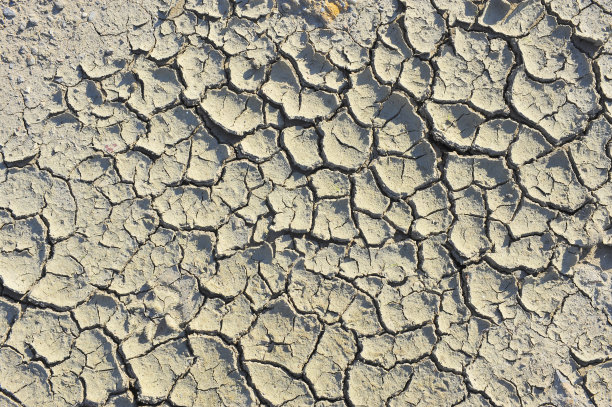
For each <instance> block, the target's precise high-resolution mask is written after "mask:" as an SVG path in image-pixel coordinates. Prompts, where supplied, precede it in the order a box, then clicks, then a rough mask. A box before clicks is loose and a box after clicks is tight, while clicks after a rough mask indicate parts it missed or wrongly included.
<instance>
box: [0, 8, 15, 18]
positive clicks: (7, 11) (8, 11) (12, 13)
mask: <svg viewBox="0 0 612 407" xmlns="http://www.w3.org/2000/svg"><path fill="white" fill-rule="evenodd" d="M2 14H4V17H6V18H15V17H17V13H16V12H15V10H13V9H12V8H10V7H4V8H3V9H2Z"/></svg>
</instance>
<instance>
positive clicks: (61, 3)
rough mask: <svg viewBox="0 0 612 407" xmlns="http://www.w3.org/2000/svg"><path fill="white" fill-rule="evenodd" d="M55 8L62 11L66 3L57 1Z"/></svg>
mask: <svg viewBox="0 0 612 407" xmlns="http://www.w3.org/2000/svg"><path fill="white" fill-rule="evenodd" d="M53 7H55V9H56V10H58V11H62V10H63V9H64V7H65V6H64V2H63V1H61V0H56V1H55V2H53Z"/></svg>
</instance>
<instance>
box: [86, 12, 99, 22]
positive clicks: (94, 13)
mask: <svg viewBox="0 0 612 407" xmlns="http://www.w3.org/2000/svg"><path fill="white" fill-rule="evenodd" d="M96 16H97V14H96V12H95V11H92V12H91V13H90V14H89V17H87V21H89V22H90V23H91V22H92V21H93V20H94V19H95V18H96Z"/></svg>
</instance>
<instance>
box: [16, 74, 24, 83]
mask: <svg viewBox="0 0 612 407" xmlns="http://www.w3.org/2000/svg"><path fill="white" fill-rule="evenodd" d="M17 83H23V76H21V75H19V76H18V77H17Z"/></svg>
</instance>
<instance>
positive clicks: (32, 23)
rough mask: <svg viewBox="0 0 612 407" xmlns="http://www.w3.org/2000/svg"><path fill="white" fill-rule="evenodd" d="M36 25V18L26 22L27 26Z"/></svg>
mask: <svg viewBox="0 0 612 407" xmlns="http://www.w3.org/2000/svg"><path fill="white" fill-rule="evenodd" d="M37 25H38V20H37V19H36V18H30V19H29V20H28V26H30V27H36V26H37Z"/></svg>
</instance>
